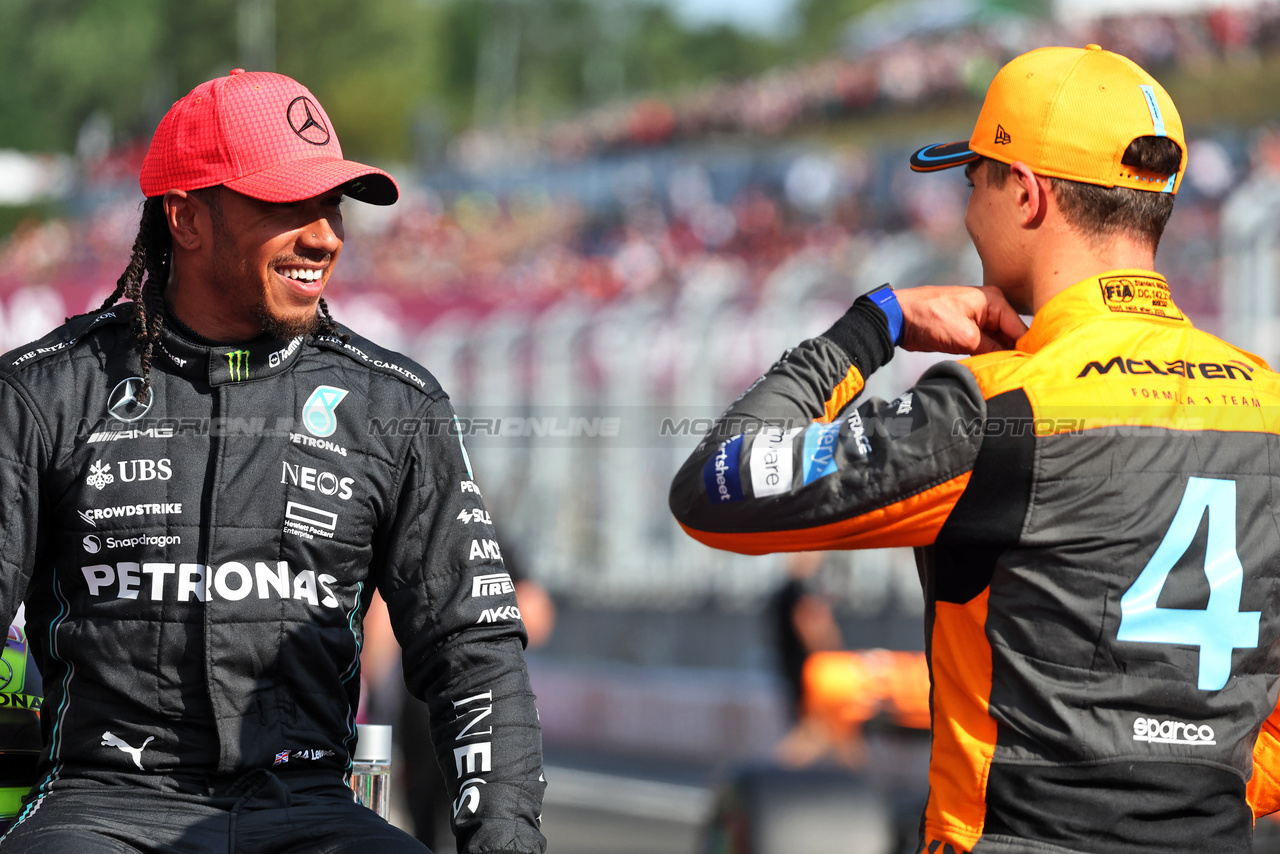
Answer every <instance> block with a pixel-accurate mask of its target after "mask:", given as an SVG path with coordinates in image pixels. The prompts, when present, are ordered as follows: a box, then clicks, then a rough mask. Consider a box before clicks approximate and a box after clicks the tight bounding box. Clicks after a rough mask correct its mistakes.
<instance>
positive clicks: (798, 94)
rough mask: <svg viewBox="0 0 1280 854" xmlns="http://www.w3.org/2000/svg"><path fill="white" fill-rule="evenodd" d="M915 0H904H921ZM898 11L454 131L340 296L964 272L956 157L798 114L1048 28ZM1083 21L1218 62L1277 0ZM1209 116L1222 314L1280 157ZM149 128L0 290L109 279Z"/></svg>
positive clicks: (1200, 226) (1186, 253) (1197, 204)
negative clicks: (947, 166) (1229, 251)
mask: <svg viewBox="0 0 1280 854" xmlns="http://www.w3.org/2000/svg"><path fill="white" fill-rule="evenodd" d="M905 5H906V8H905V9H904V7H902V6H898V7H895V8H897V9H898V10H900V11H899V13H898V14H899V16H901V15H907V14H910V10H911V7H912V5H913V4H910V3H908V4H905ZM960 7H961V9H962V11H963V10H964V9H967V8H970V7H967V6H965V4H960ZM969 14H971V11H970V13H969ZM893 21H894V19H891V18H887V19H886V20H884V21H882V22H881V24H880V26H879V28H876V27H874V26H870V25H866V26H864V27H862V28H861V29H860V30H858V31H857V33H858V34H859V35H860V37H861V39H862V40H863V41H864V42H866V44H862V45H858V44H851V45H849V46H848V47H846V53H847V54H851V55H852V54H855V53H856V54H857V55H856V56H846V55H835V56H832V57H831V58H829V59H827V60H825V61H822V62H818V63H816V64H812V65H807V66H803V67H795V68H786V69H780V70H776V71H771V72H768V73H765V74H763V75H760V76H757V77H753V78H751V79H746V80H740V81H735V82H716V83H709V84H706V85H704V86H701V87H697V88H694V89H692V90H691V91H688V92H686V93H684V94H681V95H675V96H672V97H670V98H667V99H663V100H655V99H646V100H639V101H634V102H628V103H620V104H615V105H612V106H610V107H607V108H602V109H599V110H595V111H589V112H587V113H585V114H583V115H581V116H579V117H578V118H576V119H574V120H572V121H567V122H560V123H555V124H549V125H546V126H544V127H541V128H536V129H533V132H532V133H530V134H528V135H525V136H523V137H519V138H515V137H503V136H500V135H498V134H495V133H492V132H486V131H479V130H475V131H470V132H468V133H465V134H462V135H461V136H460V137H459V138H458V139H457V140H456V141H455V144H454V146H453V149H452V150H453V155H454V156H453V158H452V163H451V165H450V166H448V167H446V168H443V169H441V170H438V171H436V172H411V173H409V179H408V180H406V181H404V184H405V185H406V186H405V190H406V192H405V197H404V200H403V201H402V202H401V203H400V204H399V205H397V206H395V207H394V208H392V209H390V210H389V211H369V210H365V209H361V206H354V207H349V209H348V230H349V233H350V236H351V237H352V238H353V239H351V240H350V241H349V248H348V249H347V252H346V260H344V263H343V265H342V267H340V268H339V273H338V277H337V279H336V281H335V282H334V286H335V291H334V293H335V296H336V297H337V299H338V300H339V301H341V299H342V298H343V296H350V295H352V294H359V293H366V292H368V293H378V294H384V295H387V296H389V297H390V298H391V299H393V300H394V301H395V303H396V308H397V312H395V313H399V314H400V315H401V316H403V317H408V318H412V319H415V320H417V321H419V322H427V321H429V320H430V317H431V316H432V315H433V313H434V312H435V311H436V310H438V308H439V306H440V304H441V303H442V302H443V301H447V302H448V303H449V304H450V305H454V306H456V305H459V304H461V305H466V306H469V307H474V308H475V309H477V310H479V311H486V310H488V309H490V308H492V307H495V306H498V305H503V306H508V307H510V306H512V305H519V306H524V307H528V308H529V309H531V310H537V309H538V308H539V307H540V306H544V305H546V304H547V303H549V302H553V301H556V300H559V299H562V298H565V297H570V296H576V297H583V298H586V299H588V300H593V301H608V300H615V299H626V298H629V297H635V296H640V295H646V296H654V295H656V296H660V297H674V296H676V295H678V294H679V293H680V292H681V291H682V290H683V289H684V288H686V287H687V286H688V285H689V283H690V282H692V281H697V280H698V279H699V277H698V276H697V275H695V274H696V273H697V272H698V271H700V270H703V269H705V267H706V266H707V265H708V264H716V265H718V267H719V268H720V269H722V270H724V271H725V275H722V276H720V277H717V278H716V279H715V281H717V282H719V283H720V286H721V287H728V288H731V289H733V290H735V291H736V292H737V293H738V294H740V295H741V296H742V297H743V298H746V299H750V298H752V297H753V296H754V295H756V294H758V292H759V290H760V289H761V288H762V287H764V285H765V283H766V282H768V281H769V280H770V278H771V276H772V274H773V273H774V272H775V271H777V270H778V269H779V268H782V267H784V266H785V265H786V264H787V263H788V262H789V261H791V260H794V259H796V258H797V257H804V258H805V259H806V260H808V261H811V262H818V263H820V264H821V265H823V266H826V267H829V268H830V271H831V273H832V279H833V281H834V282H836V283H837V284H836V285H835V287H843V285H841V284H840V283H841V282H846V281H848V280H850V279H852V280H855V281H857V280H859V279H860V276H859V273H860V271H861V270H862V269H863V268H864V267H867V266H868V265H870V266H872V269H868V276H870V278H877V277H879V278H884V279H888V280H890V281H893V283H894V284H895V285H896V286H909V285H912V284H918V283H921V282H925V281H929V282H938V281H950V280H960V279H963V277H964V276H965V275H966V274H967V273H968V272H970V271H969V270H967V269H960V270H957V269H956V266H957V263H958V262H957V260H956V259H957V258H958V257H961V256H963V254H964V251H965V247H964V244H965V242H966V241H965V235H964V233H963V227H962V217H961V215H960V214H961V211H962V210H963V206H964V203H965V191H964V186H963V183H962V181H961V180H960V179H959V177H958V176H946V177H935V178H933V179H931V180H928V181H920V180H918V179H915V180H913V179H912V178H911V177H910V176H909V174H908V173H907V171H906V168H905V153H906V150H907V147H906V146H902V145H887V146H883V147H878V146H875V145H867V144H859V145H855V144H851V143H845V142H840V141H839V140H836V141H835V142H828V141H825V140H824V141H813V140H811V139H806V138H805V137H804V135H803V134H801V133H798V132H797V131H800V130H803V129H804V128H805V127H806V126H807V125H809V124H812V123H814V122H822V123H827V124H830V123H832V122H836V121H838V120H839V119H840V118H842V117H845V116H849V115H853V114H857V113H860V112H867V111H875V110H885V109H888V108H890V107H891V106H893V105H903V104H914V105H927V104H930V103H934V104H937V103H942V102H946V101H948V100H949V99H954V98H956V97H961V96H968V97H970V98H974V99H976V98H978V97H980V96H981V94H982V92H983V91H984V90H985V87H986V84H987V82H988V81H989V80H990V77H991V75H992V74H993V73H994V71H995V69H996V68H997V67H998V66H999V64H1000V63H1001V62H1003V61H1004V60H1005V59H1006V58H1008V57H1010V56H1012V55H1015V54H1016V53H1018V52H1021V51H1022V50H1024V49H1026V48H1027V47H1029V46H1032V45H1035V44H1042V43H1049V42H1052V41H1055V39H1054V38H1052V36H1053V35H1054V32H1053V31H1052V30H1050V26H1051V25H1050V24H1049V23H1048V22H1045V21H1038V20H1035V19H1030V18H1024V17H1021V16H1014V15H1010V16H1008V17H1002V18H998V19H996V20H995V21H980V22H974V21H969V20H959V21H950V22H948V21H938V22H935V26H936V28H937V30H938V32H934V33H928V32H926V33H923V34H920V35H917V36H914V37H911V38H907V39H894V38H892V36H893ZM873 23H874V21H873ZM949 24H961V25H964V26H961V27H960V29H959V31H958V32H957V31H956V30H955V29H954V28H953V27H951V26H947V25H949ZM1078 29H1079V32H1077V33H1072V34H1071V40H1072V41H1073V42H1083V41H1086V40H1088V41H1097V42H1099V43H1102V44H1105V45H1107V46H1108V47H1109V48H1112V49H1115V50H1118V51H1120V52H1123V53H1127V54H1128V55H1130V56H1132V57H1133V58H1134V59H1136V60H1137V61H1139V62H1140V63H1143V64H1145V65H1147V66H1148V67H1150V68H1152V69H1153V70H1155V71H1156V73H1159V72H1160V70H1161V69H1167V68H1169V67H1172V66H1174V65H1177V66H1182V67H1186V68H1191V69H1196V68H1206V67H1211V66H1213V65H1214V64H1215V63H1219V64H1221V63H1240V62H1249V61H1257V58H1258V56H1260V55H1262V54H1269V53H1271V52H1274V51H1276V50H1277V49H1280V4H1266V5H1262V6H1259V7H1257V8H1256V9H1218V10H1214V11H1212V12H1209V13H1201V14H1195V15H1184V16H1180V17H1172V16H1137V17H1127V18H1111V19H1100V20H1095V21H1090V22H1088V23H1086V24H1082V25H1080V26H1079V28H1078ZM1057 35H1059V36H1061V35H1062V33H1061V27H1060V26H1059V27H1058V32H1057ZM877 40H881V41H884V40H890V42H889V44H885V45H877V44H875V42H876V41H877ZM850 41H855V39H854V38H853V36H851V37H850ZM91 130H92V129H90V132H91ZM1193 132H1194V131H1193ZM1201 133H1202V135H1200V136H1195V137H1193V141H1192V142H1191V158H1190V163H1191V165H1190V168H1189V170H1188V176H1187V177H1188V180H1187V182H1186V184H1184V187H1185V189H1184V192H1183V194H1182V196H1181V198H1180V199H1179V204H1178V207H1177V212H1176V214H1175V217H1174V220H1173V223H1172V225H1171V231H1170V233H1169V234H1168V236H1167V237H1166V240H1165V244H1164V246H1163V247H1162V254H1161V259H1160V260H1161V263H1162V265H1163V269H1165V270H1166V271H1167V272H1168V273H1169V274H1170V276H1171V278H1172V279H1173V280H1174V281H1175V283H1176V289H1177V290H1176V293H1177V294H1178V296H1179V300H1180V302H1181V303H1182V305H1183V306H1184V308H1186V309H1187V310H1188V311H1190V312H1192V313H1193V314H1194V315H1196V316H1197V318H1198V319H1199V320H1200V322H1201V323H1204V324H1207V325H1208V326H1209V327H1210V328H1213V325H1214V315H1216V314H1217V312H1218V299H1217V296H1216V292H1217V277H1218V270H1217V257H1216V256H1217V250H1216V236H1217V231H1218V229H1217V217H1218V211H1219V207H1220V205H1221V202H1222V200H1223V199H1224V198H1225V197H1227V196H1228V195H1229V194H1230V193H1231V191H1232V190H1233V189H1234V188H1235V187H1236V186H1238V185H1240V184H1241V183H1243V182H1246V181H1248V180H1250V176H1252V175H1254V174H1255V173H1259V172H1273V171H1274V170H1275V169H1276V167H1277V163H1276V162H1275V161H1276V159H1277V158H1276V155H1275V153H1274V151H1275V148H1276V147H1277V143H1276V142H1275V140H1274V132H1270V131H1266V130H1262V131H1256V132H1245V133H1242V132H1241V131H1239V130H1238V129H1234V128H1228V129H1224V130H1221V131H1218V132H1216V133H1215V132H1209V133H1208V134H1204V131H1203V130H1201ZM143 146H144V143H142V142H139V141H132V142H128V143H126V144H124V145H122V146H117V147H114V148H108V149H106V150H99V151H96V152H94V153H93V156H91V157H89V158H87V159H82V160H81V161H79V162H77V163H74V164H73V166H72V167H71V168H70V174H69V175H68V176H67V180H70V181H72V182H73V183H74V186H75V190H74V193H73V194H72V196H71V199H70V203H69V208H70V209H71V210H72V211H73V212H74V213H73V215H72V216H67V217H57V218H53V219H48V220H45V221H37V220H32V221H28V222H25V223H22V224H21V225H19V227H18V228H17V229H16V230H15V231H14V232H13V233H12V234H11V235H10V236H9V237H8V238H6V239H5V240H4V242H3V243H2V244H0V290H4V291H10V290H12V289H14V288H17V287H21V286H24V285H32V284H47V285H51V286H53V287H54V288H55V289H57V290H58V291H59V292H62V293H66V294H68V297H69V306H68V308H69V310H71V311H81V310H84V309H85V308H87V307H89V304H90V303H91V302H92V300H93V299H94V298H96V295H97V293H99V292H102V293H105V292H106V291H107V290H108V289H109V287H110V286H111V285H112V284H113V283H114V279H115V277H116V276H117V275H118V273H119V269H118V268H121V267H122V266H123V263H124V261H125V260H126V259H127V257H128V252H129V247H130V246H131V244H132V241H133V237H134V235H135V232H136V225H137V217H138V203H139V199H138V198H137V191H136V184H135V176H136V174H137V170H138V166H139V164H140V161H141V157H142V154H143V153H144V150H145V149H144V147H143ZM90 148H91V149H92V148H93V146H90ZM517 148H518V149H520V151H516V150H514V149H517ZM531 148H533V149H536V155H537V156H536V157H534V156H533V154H532V153H531V152H530V150H529V149H531ZM886 255H887V256H889V257H888V258H887V259H886ZM886 261H887V264H886ZM5 343H6V344H15V343H17V342H14V341H6V342H5Z"/></svg>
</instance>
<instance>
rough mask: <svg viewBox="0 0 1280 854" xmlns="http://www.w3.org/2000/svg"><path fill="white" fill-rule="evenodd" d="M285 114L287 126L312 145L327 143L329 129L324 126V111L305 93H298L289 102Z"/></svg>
mask: <svg viewBox="0 0 1280 854" xmlns="http://www.w3.org/2000/svg"><path fill="white" fill-rule="evenodd" d="M286 116H287V117H288V119H289V127H291V128H293V132H294V133H296V134H297V135H298V136H299V137H301V138H302V139H304V140H306V141H307V142H309V143H311V144H312V145H327V144H328V142H329V129H328V128H327V127H325V126H324V113H322V112H320V108H319V107H317V106H316V103H315V102H314V101H312V100H311V99H310V98H308V97H307V96H306V95H299V96H298V97H296V98H294V99H293V100H292V101H290V102H289V108H288V110H287V111H286Z"/></svg>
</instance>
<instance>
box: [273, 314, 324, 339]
mask: <svg viewBox="0 0 1280 854" xmlns="http://www.w3.org/2000/svg"><path fill="white" fill-rule="evenodd" d="M258 320H259V322H260V323H261V324H262V331H263V332H265V333H266V334H268V335H270V336H271V337H273V338H276V339H279V340H281V341H288V340H290V339H292V338H297V337H298V336H300V335H310V334H312V333H313V332H315V331H316V330H317V329H319V328H320V314H319V313H318V312H312V313H311V314H310V315H307V314H300V315H295V316H292V317H288V316H280V315H278V314H273V313H272V312H271V311H270V310H269V309H268V308H267V307H266V306H261V305H260V306H258Z"/></svg>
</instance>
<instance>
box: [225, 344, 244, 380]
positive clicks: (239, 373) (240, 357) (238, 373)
mask: <svg viewBox="0 0 1280 854" xmlns="http://www.w3.org/2000/svg"><path fill="white" fill-rule="evenodd" d="M222 355H223V356H225V357H226V359H227V370H229V371H230V372H231V381H232V382H237V383H238V382H240V381H242V380H247V379H249V351H248V350H232V351H230V352H227V353H223V354H222Z"/></svg>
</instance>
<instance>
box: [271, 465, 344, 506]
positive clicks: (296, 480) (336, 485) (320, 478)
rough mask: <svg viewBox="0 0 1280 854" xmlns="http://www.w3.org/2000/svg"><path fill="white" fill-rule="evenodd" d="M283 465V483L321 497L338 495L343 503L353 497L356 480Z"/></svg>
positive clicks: (301, 467) (281, 480)
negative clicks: (352, 487) (352, 492)
mask: <svg viewBox="0 0 1280 854" xmlns="http://www.w3.org/2000/svg"><path fill="white" fill-rule="evenodd" d="M282 465H283V466H284V471H282V472H281V473H280V482H281V483H291V484H293V485H294V486H300V487H302V488H303V489H308V490H310V491H312V492H319V493H320V494H321V495H336V496H338V497H339V498H341V499H342V500H343V501H346V500H347V499H348V498H350V497H351V485H352V484H353V483H355V478H350V477H341V478H340V477H338V476H337V475H336V474H331V473H329V472H327V471H318V470H317V469H313V468H308V467H306V466H295V465H293V464H292V463H282Z"/></svg>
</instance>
